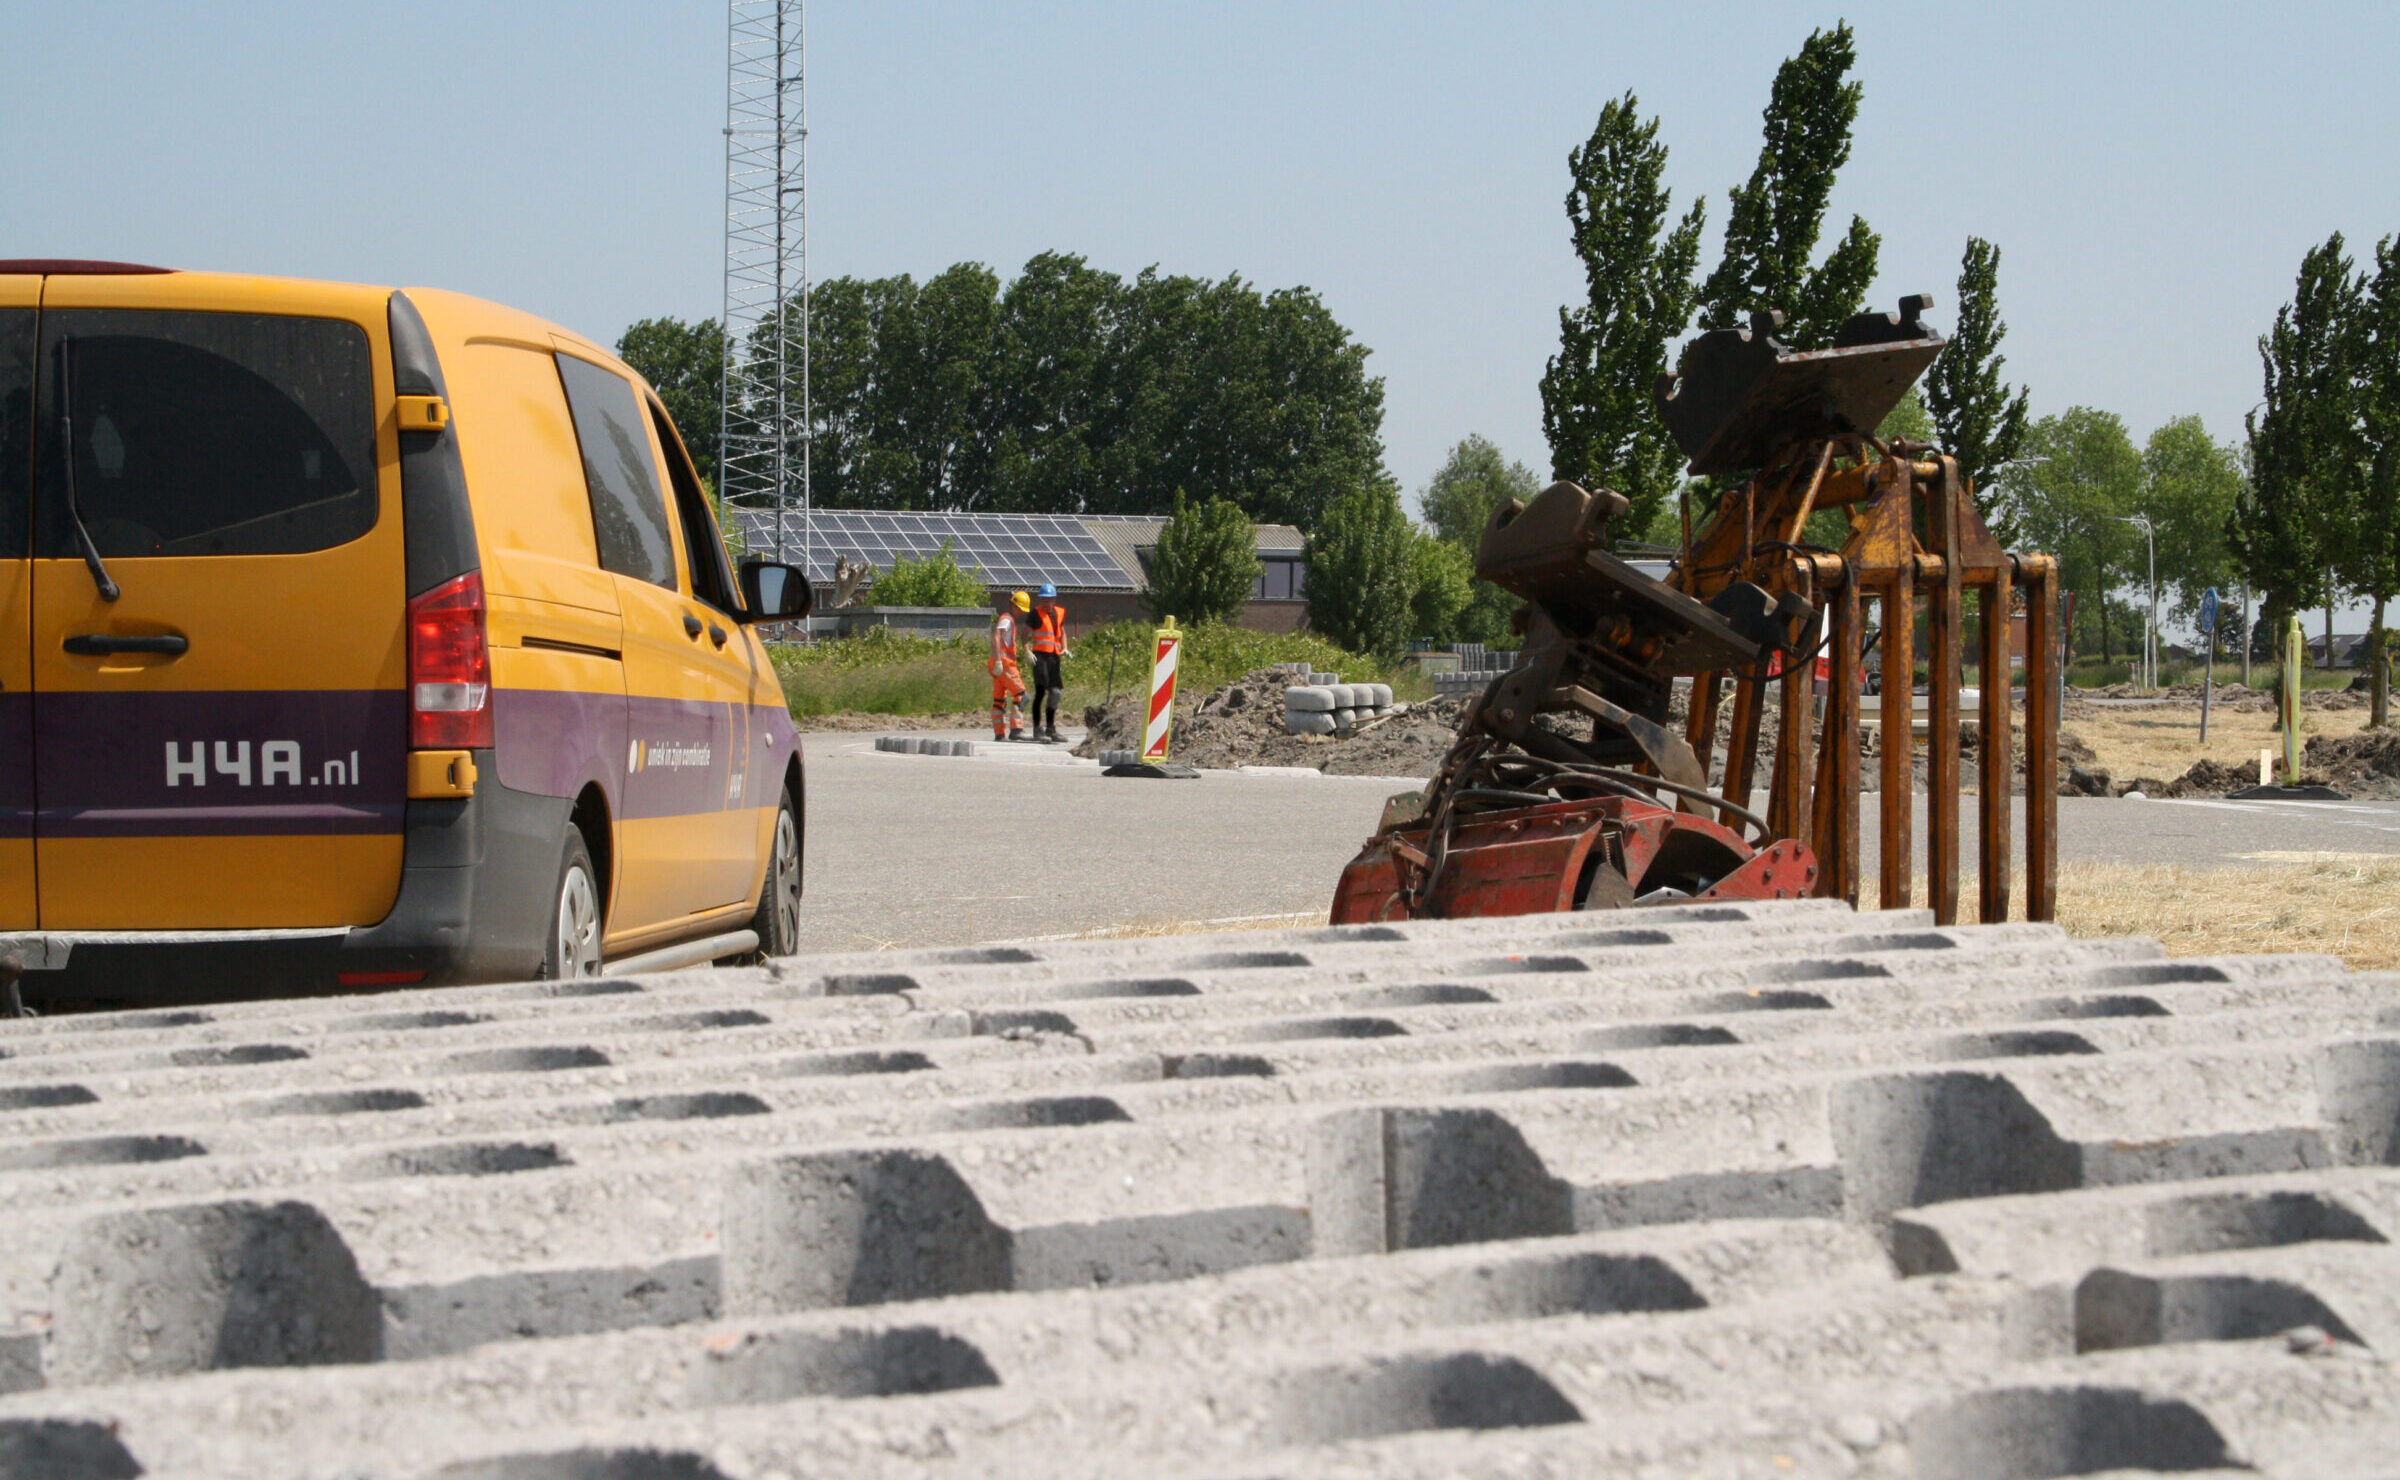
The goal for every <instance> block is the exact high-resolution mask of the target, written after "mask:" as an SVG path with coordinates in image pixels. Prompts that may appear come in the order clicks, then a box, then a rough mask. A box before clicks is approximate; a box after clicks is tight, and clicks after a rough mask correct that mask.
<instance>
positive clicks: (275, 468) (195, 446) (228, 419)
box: [37, 309, 378, 558]
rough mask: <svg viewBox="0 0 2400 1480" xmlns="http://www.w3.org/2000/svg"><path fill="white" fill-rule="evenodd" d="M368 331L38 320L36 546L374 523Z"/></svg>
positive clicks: (58, 315)
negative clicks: (66, 443)
mask: <svg viewBox="0 0 2400 1480" xmlns="http://www.w3.org/2000/svg"><path fill="white" fill-rule="evenodd" d="M370 354H371V350H370V348H369V344H368V340H367V332H366V330H364V329H363V328H361V327H359V326H358V325H356V324H353V323H348V322H345V321H343V320H339V319H312V318H295V317H291V316H288V315H280V314H239V313H189V312H172V311H165V310H151V309H54V310H51V311H49V312H46V313H44V314H43V315H42V348H41V364H42V372H43V373H42V377H41V379H42V403H43V408H42V413H41V416H42V426H43V433H44V436H43V441H44V448H43V451H42V453H41V454H40V456H39V458H38V463H39V469H38V476H39V480H40V487H41V510H42V518H41V520H40V528H39V530H38V536H37V538H38V545H39V548H40V549H41V551H42V553H43V554H45V555H49V556H54V557H72V556H73V555H75V554H76V553H77V551H76V549H75V543H74V535H73V533H72V531H71V527H70V526H69V524H68V522H67V517H66V507H67V506H66V499H67V492H68V483H67V477H66V474H67V465H66V457H65V456H64V455H62V453H63V448H62V443H63V440H64V438H65V436H66V429H67V427H68V426H69V425H70V420H71V424H72V426H73V428H74V432H73V436H74V445H73V448H72V455H73V458H74V465H73V472H74V485H73V487H74V495H75V500H76V504H77V506H78V507H79V508H80V509H81V511H82V514H83V522H84V524H85V526H86V527H87V528H88V529H90V530H91V533H92V542H93V543H94V544H96V545H97V546H99V549H100V553H101V554H102V555H103V556H109V557H117V556H124V557H128V558H139V557H144V556H176V555H294V554H300V553H303V552H305V551H309V550H323V549H328V548H330V547H332V546H334V545H340V544H346V543H348V542H349V541H351V540H354V539H357V538H358V537H359V536H360V535H363V534H365V533H366V532H367V531H368V530H370V529H372V528H374V527H375V517H376V510H377V503H378V501H377V498H376V485H375V382H374V371H373V366H372V364H371V362H370V358H369V356H370Z"/></svg>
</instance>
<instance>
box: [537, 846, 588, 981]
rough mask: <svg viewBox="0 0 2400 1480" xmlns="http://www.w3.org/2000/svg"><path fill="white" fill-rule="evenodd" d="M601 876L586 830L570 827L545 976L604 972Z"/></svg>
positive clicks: (556, 893)
mask: <svg viewBox="0 0 2400 1480" xmlns="http://www.w3.org/2000/svg"><path fill="white" fill-rule="evenodd" d="M600 926H601V918H600V878H599V875H598V873H596V872H595V871H594V870H593V868H592V850H591V849H590V848H588V847H586V846H584V841H583V830H582V829H581V828H574V827H570V828H568V829H567V846H566V849H565V852H564V856H563V857H561V858H560V859H559V862H558V887H557V888H555V889H553V890H551V891H550V929H549V931H548V937H547V938H548V941H549V944H548V945H546V946H544V947H543V949H542V979H543V980H544V981H554V982H555V981H565V980H566V979H567V978H568V977H574V976H587V977H588V976H598V975H599V974H600Z"/></svg>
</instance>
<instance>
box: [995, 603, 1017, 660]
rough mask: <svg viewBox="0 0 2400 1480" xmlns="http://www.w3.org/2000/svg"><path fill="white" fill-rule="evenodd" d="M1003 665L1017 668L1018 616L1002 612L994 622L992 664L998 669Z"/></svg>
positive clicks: (1013, 613)
mask: <svg viewBox="0 0 2400 1480" xmlns="http://www.w3.org/2000/svg"><path fill="white" fill-rule="evenodd" d="M1003 663H1005V664H1007V665H1008V666H1009V667H1011V668H1013V667H1015V666H1016V663H1017V615H1016V613H1015V612H1002V613H1001V614H1000V615H999V616H998V617H996V618H994V619H993V621H992V664H993V667H994V668H995V669H997V668H998V667H999V665H1001V664H1003Z"/></svg>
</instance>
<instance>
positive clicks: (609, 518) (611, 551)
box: [558, 355, 675, 591]
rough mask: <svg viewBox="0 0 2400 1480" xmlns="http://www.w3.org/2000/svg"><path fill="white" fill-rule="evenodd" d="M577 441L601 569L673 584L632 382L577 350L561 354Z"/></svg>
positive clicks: (663, 509) (663, 513)
mask: <svg viewBox="0 0 2400 1480" xmlns="http://www.w3.org/2000/svg"><path fill="white" fill-rule="evenodd" d="M558 376H559V379H560V380H562V381H564V382H565V383H566V387H567V409H568V410H569V411H570V412H572V413H573V414H574V417H575V440H576V441H577V442H579V443H581V444H582V445H583V481H584V482H585V483H586V484H588V485H589V486H590V488H591V491H592V533H593V535H594V536H596V537H597V539H598V542H599V546H600V568H601V569H602V570H613V571H615V572H616V573H617V574H619V575H621V576H630V577H632V578H633V579H634V580H637V581H648V582H649V583H650V584H652V585H654V586H664V587H666V588H667V589H668V590H670V591H672V590H674V589H675V547H674V546H673V545H671V544H669V543H668V542H667V504H666V500H665V499H664V498H663V497H661V496H660V494H659V491H658V462H657V460H656V459H655V458H653V457H652V456H651V455H650V436H649V433H648V432H646V431H645V430H643V427H642V410H641V407H640V405H639V404H637V403H636V402H635V401H634V399H633V387H632V386H631V385H630V384H628V383H627V382H626V380H625V378H624V377H623V376H621V375H615V374H612V373H610V372H609V371H606V370H603V369H601V368H600V367H599V366H598V365H595V364H593V363H591V362H590V361H589V360H579V359H577V358H575V357H574V356H573V355H560V356H559V357H558Z"/></svg>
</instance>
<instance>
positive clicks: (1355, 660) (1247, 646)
mask: <svg viewBox="0 0 2400 1480" xmlns="http://www.w3.org/2000/svg"><path fill="white" fill-rule="evenodd" d="M1157 630H1158V629H1157V628H1156V627H1154V626H1152V625H1151V624H1150V623H1148V622H1111V623H1109V624H1108V625H1107V626H1105V627H1095V628H1093V629H1092V630H1091V631H1089V632H1086V633H1085V634H1083V636H1081V637H1079V638H1076V639H1075V643H1074V647H1075V657H1074V660H1073V661H1072V662H1070V663H1068V664H1067V671H1066V677H1067V689H1068V692H1069V694H1070V695H1072V696H1075V697H1076V698H1078V699H1079V700H1081V701H1082V702H1085V703H1089V702H1092V701H1094V700H1097V699H1099V698H1100V697H1101V694H1102V691H1103V690H1104V689H1105V688H1106V687H1107V683H1108V674H1109V671H1110V659H1111V658H1112V657H1113V658H1114V659H1115V672H1116V691H1117V692H1118V693H1120V694H1122V693H1128V692H1130V691H1132V690H1134V689H1137V688H1141V687H1143V686H1144V685H1147V684H1148V683H1149V682H1150V655H1151V651H1152V647H1151V644H1152V641H1153V634H1155V633H1156V632H1157ZM1277 663H1307V664H1308V665H1309V666H1310V667H1312V668H1314V669H1316V670H1318V671H1320V672H1326V673H1339V674H1340V675H1341V676H1342V678H1343V679H1344V680H1345V681H1348V682H1359V683H1390V682H1391V681H1392V674H1393V668H1392V666H1391V665H1389V664H1386V663H1383V662H1380V661H1378V660H1376V659H1374V658H1368V657H1362V656H1361V655H1359V654H1357V653H1353V652H1348V651H1346V650H1344V649H1343V648H1341V647H1338V646H1336V645H1335V644H1333V643H1331V642H1328V641H1326V640H1325V639H1324V638H1323V637H1320V636H1318V635H1317V634H1316V633H1313V632H1253V631H1251V630H1250V629H1249V628H1247V627H1230V626H1225V625H1222V624H1217V623H1211V624H1209V625H1207V626H1202V627H1188V628H1185V629H1184V637H1183V651H1182V652H1181V653H1180V654H1178V655H1177V657H1176V665H1175V674H1176V676H1175V685H1176V692H1177V693H1178V694H1182V695H1198V694H1205V693H1207V692H1208V691H1210V690H1211V689H1214V688H1216V687H1217V686H1218V685H1220V684H1224V683H1229V682H1231V681H1232V680H1234V679H1237V678H1239V677H1241V676H1242V675H1243V674H1245V673H1248V672H1250V671H1251V670H1253V669H1257V668H1266V667H1270V666H1272V665H1274V664H1277ZM1394 687H1395V688H1397V687H1398V686H1397V685H1394ZM1428 692H1430V689H1428Z"/></svg>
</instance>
